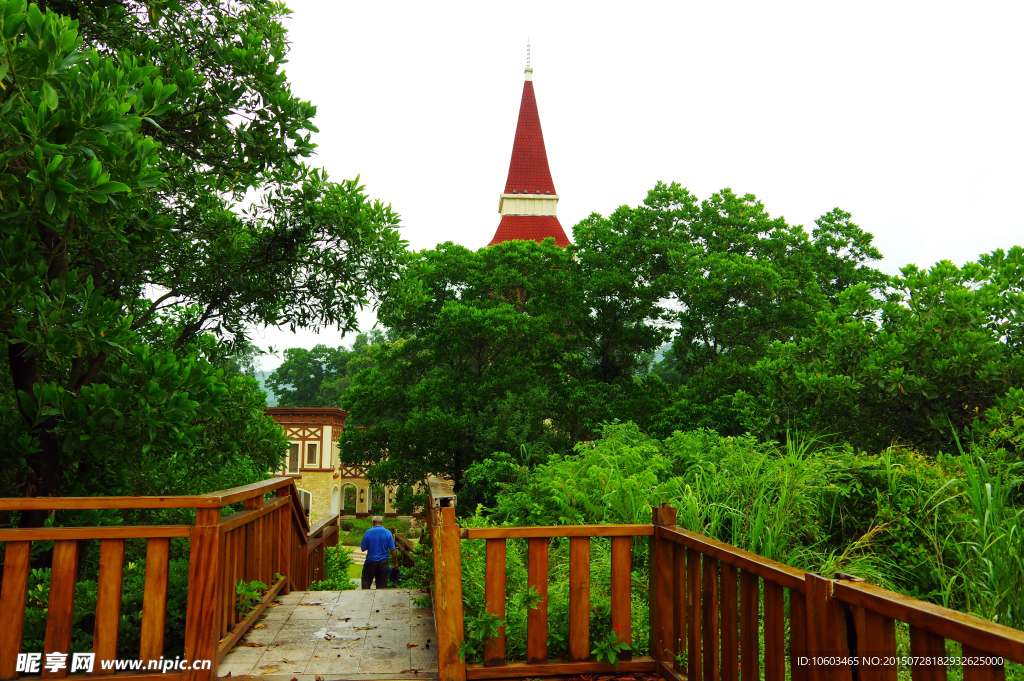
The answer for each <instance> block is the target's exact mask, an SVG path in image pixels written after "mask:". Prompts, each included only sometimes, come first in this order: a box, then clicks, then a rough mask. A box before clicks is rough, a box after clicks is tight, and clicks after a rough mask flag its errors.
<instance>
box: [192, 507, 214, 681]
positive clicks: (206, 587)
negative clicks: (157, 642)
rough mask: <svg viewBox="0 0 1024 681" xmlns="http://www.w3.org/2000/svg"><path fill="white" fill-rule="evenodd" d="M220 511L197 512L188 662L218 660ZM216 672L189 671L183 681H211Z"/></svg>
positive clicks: (193, 543)
mask: <svg viewBox="0 0 1024 681" xmlns="http://www.w3.org/2000/svg"><path fill="white" fill-rule="evenodd" d="M219 524H220V509H219V508H214V509H201V510H199V511H197V512H196V526H195V527H193V528H192V537H191V539H190V544H191V546H190V548H189V561H188V610H187V611H186V613H185V655H184V657H185V658H186V659H188V660H216V659H217V658H216V655H217V642H218V637H217V629H216V627H217V610H216V604H217V566H218V564H219V563H220V559H221V556H220V539H219V538H220V528H219V527H217V526H218V525H219ZM215 677H216V668H215V666H214V668H213V669H210V670H202V669H188V670H186V671H185V672H183V673H182V681H212V680H213V679H214V678H215Z"/></svg>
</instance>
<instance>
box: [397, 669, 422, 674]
mask: <svg viewBox="0 0 1024 681" xmlns="http://www.w3.org/2000/svg"><path fill="white" fill-rule="evenodd" d="M409 672H412V673H413V674H419V673H420V670H419V669H403V670H402V671H400V672H398V673H399V674H408V673H409Z"/></svg>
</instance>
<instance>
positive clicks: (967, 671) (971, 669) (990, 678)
mask: <svg viewBox="0 0 1024 681" xmlns="http://www.w3.org/2000/svg"><path fill="white" fill-rule="evenodd" d="M963 657H974V658H977V657H998V655H995V654H993V653H987V652H985V651H983V650H978V649H977V648H972V647H971V646H969V645H967V644H966V643H964V644H963ZM963 670H964V681H1005V679H1006V670H1005V669H1003V665H1001V664H993V665H979V664H965V665H964V666H963Z"/></svg>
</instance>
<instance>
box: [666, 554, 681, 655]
mask: <svg viewBox="0 0 1024 681" xmlns="http://www.w3.org/2000/svg"><path fill="white" fill-rule="evenodd" d="M664 543H666V544H667V543H668V542H664ZM672 630H673V641H674V644H675V645H674V646H673V647H672V652H673V653H674V656H675V659H671V660H668V661H667V662H668V663H669V665H670V666H671V667H672V669H673V670H674V671H676V672H680V673H682V672H683V671H684V669H685V668H686V664H685V660H686V547H683V546H676V548H675V550H674V551H673V552H672Z"/></svg>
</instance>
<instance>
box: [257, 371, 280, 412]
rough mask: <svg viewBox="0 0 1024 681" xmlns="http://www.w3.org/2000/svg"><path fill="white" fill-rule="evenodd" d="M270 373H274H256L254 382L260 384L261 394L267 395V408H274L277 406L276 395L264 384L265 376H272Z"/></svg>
mask: <svg viewBox="0 0 1024 681" xmlns="http://www.w3.org/2000/svg"><path fill="white" fill-rule="evenodd" d="M272 373H274V372H272V371H257V372H256V380H257V381H259V382H260V390H262V391H263V392H265V393H267V406H268V407H276V406H277V395H275V394H274V392H273V391H272V390H271V389H270V388H268V387H267V383H266V381H267V376H270V374H272Z"/></svg>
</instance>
